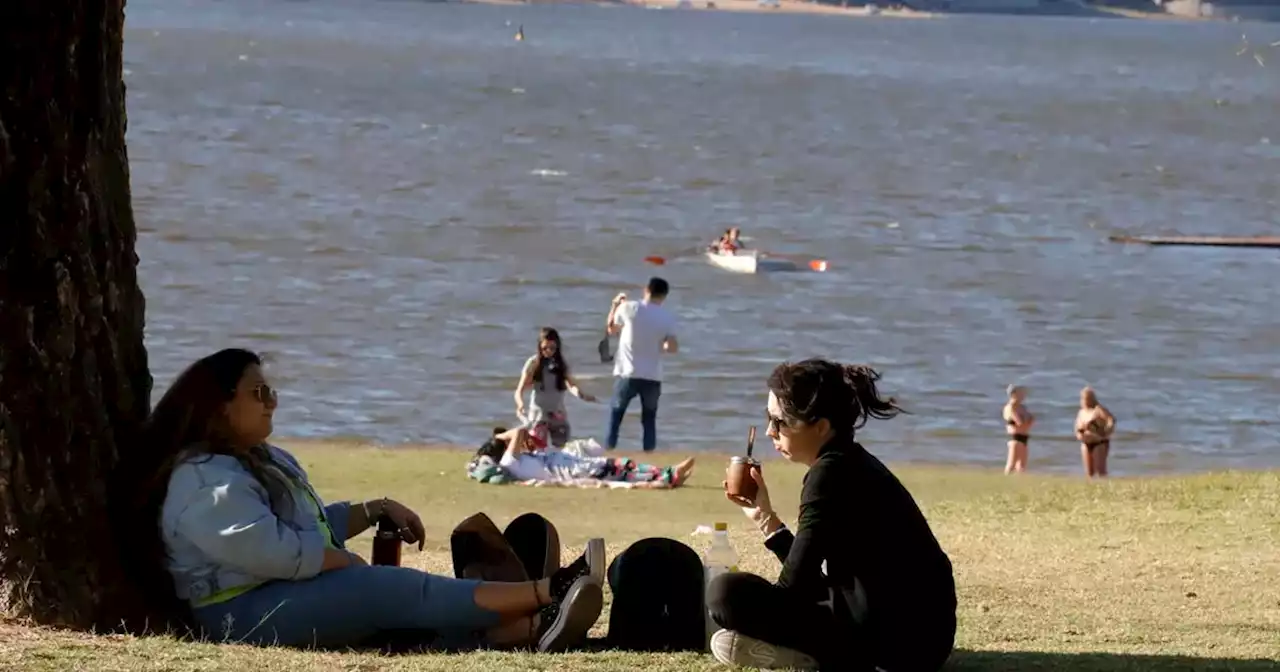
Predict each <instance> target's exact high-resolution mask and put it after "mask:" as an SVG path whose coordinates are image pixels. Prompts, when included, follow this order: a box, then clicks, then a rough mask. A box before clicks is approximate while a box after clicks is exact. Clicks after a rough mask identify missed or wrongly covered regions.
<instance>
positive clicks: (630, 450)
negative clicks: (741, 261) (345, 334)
mask: <svg viewBox="0 0 1280 672" xmlns="http://www.w3.org/2000/svg"><path fill="white" fill-rule="evenodd" d="M271 442H272V443H274V444H275V445H277V446H280V447H281V448H284V449H285V450H288V451H290V452H302V453H308V452H310V453H315V454H320V455H323V454H332V453H334V452H338V453H346V452H358V451H365V450H379V451H381V450H385V451H391V452H429V453H456V454H457V455H458V458H459V462H458V465H459V468H461V465H463V464H465V463H466V461H467V460H468V459H470V456H471V455H473V454H475V451H476V449H477V448H479V447H480V444H479V442H477V443H476V444H475V445H459V444H455V443H423V442H402V443H385V442H381V441H372V440H368V439H362V438H359V437H342V436H339V437H333V438H272V439H271ZM772 452H773V451H772V449H770V450H769V453H770V455H769V458H766V460H767V462H766V463H768V462H774V461H775V460H774V459H770V458H774V457H775V456H773V455H772ZM873 452H874V451H873ZM757 455H758V453H757ZM617 456H618V457H630V458H633V459H644V460H650V461H653V462H660V463H667V462H671V461H679V460H682V459H684V458H686V457H693V458H697V460H698V463H699V464H700V465H718V464H722V463H723V464H727V463H728V460H729V458H730V457H731V456H732V453H729V452H719V451H716V452H708V451H705V450H688V449H685V448H680V447H679V446H672V447H669V448H666V447H664V448H660V449H659V450H658V451H657V452H656V453H655V454H651V455H649V456H648V457H646V455H645V453H642V452H641V451H640V449H639V447H638V446H634V447H619V448H618V450H617ZM880 457H881V459H882V460H884V461H885V463H886V464H888V465H890V466H892V467H894V468H899V467H905V468H909V469H912V470H916V471H924V472H928V473H954V474H995V475H1000V471H1001V468H1002V467H1003V461H1000V462H999V464H997V463H995V462H993V463H992V465H991V466H986V465H982V464H976V463H960V462H936V461H932V460H911V459H895V458H894V456H892V455H889V456H886V455H881V456H880ZM776 461H777V462H778V463H780V464H785V462H784V461H783V460H782V458H781V457H777V458H776ZM712 468H716V467H712ZM704 469H705V467H704ZM1273 472H1274V473H1280V470H1277V469H1273V468H1267V467H1250V468H1239V467H1234V468H1233V467H1220V466H1212V465H1209V466H1203V467H1200V468H1193V469H1176V470H1172V471H1154V472H1146V471H1143V472H1137V473H1124V474H1113V475H1112V476H1111V477H1110V480H1127V481H1131V480H1153V479H1155V480H1162V479H1178V478H1185V477H1189V476H1198V475H1201V476H1202V475H1210V474H1231V473H1236V474H1240V473H1273ZM1034 476H1035V477H1037V478H1051V479H1063V480H1068V481H1074V480H1079V479H1080V475H1079V474H1078V473H1075V472H1073V471H1070V470H1068V471H1038V472H1036V473H1035V474H1034Z"/></svg>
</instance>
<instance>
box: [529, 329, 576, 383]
mask: <svg viewBox="0 0 1280 672" xmlns="http://www.w3.org/2000/svg"><path fill="white" fill-rule="evenodd" d="M543 342H551V343H555V344H556V354H554V355H552V356H551V359H552V360H554V361H555V363H556V368H557V369H558V370H559V375H558V376H557V377H556V389H557V390H560V391H561V392H563V391H565V390H566V389H568V387H569V383H568V380H569V363H568V362H566V361H564V343H561V342H560V332H558V331H556V330H555V329H552V328H551V327H543V328H542V331H540V332H538V354H537V359H535V360H534V361H533V382H535V383H541V382H542V369H543V367H544V365H545V364H546V361H547V357H546V355H543V354H542V344H543Z"/></svg>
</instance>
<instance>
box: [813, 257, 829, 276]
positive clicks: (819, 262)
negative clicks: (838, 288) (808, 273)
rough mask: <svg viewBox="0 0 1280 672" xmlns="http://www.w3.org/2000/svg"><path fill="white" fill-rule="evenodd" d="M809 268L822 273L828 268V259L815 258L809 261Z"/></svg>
mask: <svg viewBox="0 0 1280 672" xmlns="http://www.w3.org/2000/svg"><path fill="white" fill-rule="evenodd" d="M809 268H812V269H813V270H815V271H818V272H819V273H821V272H822V271H825V270H827V261H826V260H825V259H814V260H813V261H810V262H809Z"/></svg>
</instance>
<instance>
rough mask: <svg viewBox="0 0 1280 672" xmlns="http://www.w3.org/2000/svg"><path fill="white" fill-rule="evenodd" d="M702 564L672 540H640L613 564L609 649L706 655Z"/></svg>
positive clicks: (654, 538) (691, 552) (610, 575)
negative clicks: (702, 652) (687, 652)
mask: <svg viewBox="0 0 1280 672" xmlns="http://www.w3.org/2000/svg"><path fill="white" fill-rule="evenodd" d="M703 577H704V575H703V568H702V558H701V557H699V556H698V553H697V552H696V551H694V550H693V549H692V548H689V547H688V546H686V545H684V544H682V543H680V542H678V541H676V540H674V539H663V538H660V537H651V538H648V539H641V540H640V541H637V542H636V543H634V544H632V545H631V546H630V547H628V548H627V550H625V551H623V552H622V553H620V554H618V555H617V556H616V557H614V559H613V562H611V563H609V588H610V589H611V590H612V591H613V606H612V607H610V610H609V635H608V638H607V643H608V645H609V647H610V648H614V649H621V650H625V651H705V650H706V649H707V610H706V606H705V602H704V601H703V592H704V590H705V581H704V578H703Z"/></svg>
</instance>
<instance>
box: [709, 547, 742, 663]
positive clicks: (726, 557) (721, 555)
mask: <svg viewBox="0 0 1280 672" xmlns="http://www.w3.org/2000/svg"><path fill="white" fill-rule="evenodd" d="M702 567H703V573H704V574H705V577H706V583H705V584H703V610H704V611H705V612H706V614H707V650H708V651H710V650H711V635H713V634H715V632H716V630H718V629H719V626H718V625H716V623H715V621H713V620H711V610H710V609H709V608H708V606H707V604H706V595H707V593H706V587H707V586H709V585H710V584H711V580H712V579H714V578H716V577H717V576H720V575H721V574H724V573H725V572H736V571H738V553H737V551H734V550H733V545H732V544H730V543H729V524H728V523H716V524H715V529H714V530H713V531H712V532H711V547H710V548H708V549H707V552H706V553H705V554H704V555H703V556H702Z"/></svg>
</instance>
